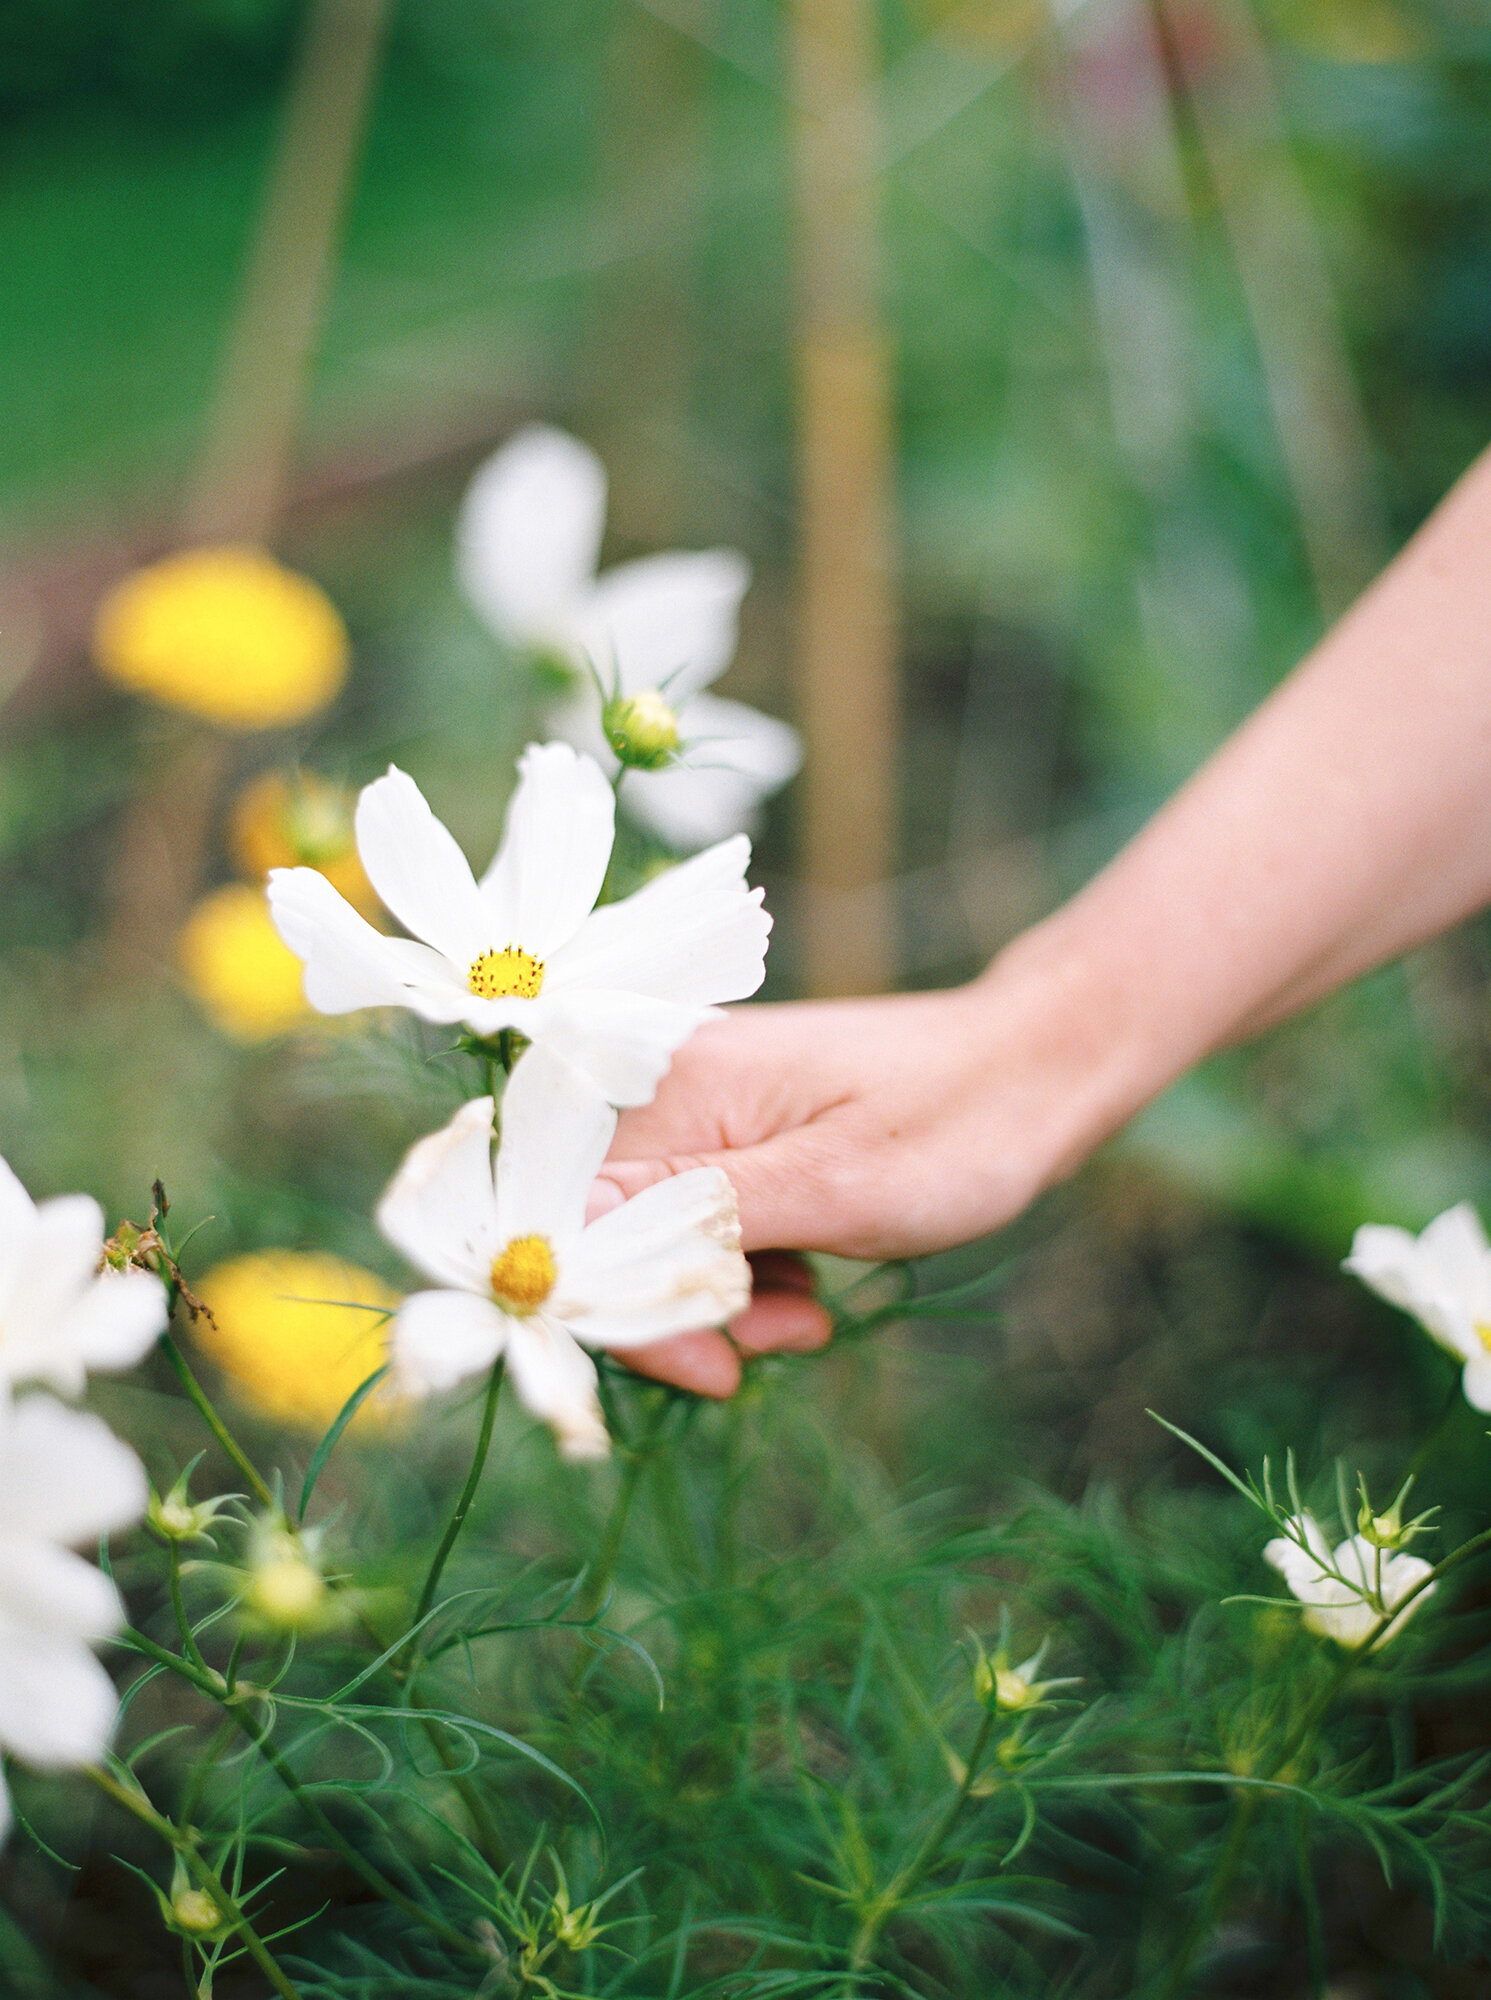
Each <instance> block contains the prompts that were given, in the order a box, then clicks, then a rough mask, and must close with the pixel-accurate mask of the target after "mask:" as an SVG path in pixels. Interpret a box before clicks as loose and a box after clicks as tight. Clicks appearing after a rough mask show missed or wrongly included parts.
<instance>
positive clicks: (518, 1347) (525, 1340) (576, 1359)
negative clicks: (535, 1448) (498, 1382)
mask: <svg viewBox="0 0 1491 2000" xmlns="http://www.w3.org/2000/svg"><path fill="white" fill-rule="evenodd" d="M507 1372H508V1374H509V1376H510V1377H511V1378H512V1385H513V1388H514V1390H515V1391H516V1392H517V1397H518V1401H519V1402H520V1403H521V1404H522V1405H523V1408H524V1409H525V1410H527V1412H528V1413H529V1415H530V1416H534V1417H537V1418H539V1420H540V1421H541V1422H543V1423H546V1424H548V1425H549V1427H550V1429H551V1430H552V1431H553V1432H554V1436H555V1439H556V1441H557V1442H558V1445H559V1450H560V1452H561V1454H562V1455H563V1456H564V1457H565V1458H573V1459H586V1458H604V1457H605V1456H606V1455H607V1453H608V1452H609V1451H610V1449H611V1440H610V1437H609V1435H608V1433H607V1431H606V1420H605V1418H604V1416H602V1414H601V1406H600V1397H599V1396H598V1395H597V1393H596V1386H595V1385H596V1373H595V1363H594V1362H593V1361H592V1360H591V1358H590V1356H589V1355H588V1354H587V1353H586V1352H585V1350H584V1348H583V1347H581V1346H580V1345H579V1344H578V1342H577V1341H576V1340H575V1339H574V1338H573V1336H572V1335H571V1334H569V1333H568V1332H567V1331H566V1330H565V1328H564V1327H562V1326H560V1325H559V1324H558V1323H557V1322H556V1321H552V1320H549V1319H548V1318H547V1317H546V1316H544V1315H543V1314H540V1313H534V1314H532V1315H531V1316H530V1317H529V1318H527V1319H514V1320H510V1321H509V1322H508V1333H507Z"/></svg>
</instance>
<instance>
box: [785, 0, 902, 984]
mask: <svg viewBox="0 0 1491 2000" xmlns="http://www.w3.org/2000/svg"><path fill="white" fill-rule="evenodd" d="M791 30H792V34H791V39H792V71H793V85H794V89H793V100H794V107H795V134H794V136H795V153H796V181H797V262H798V272H797V301H798V328H797V394H798V473H799V504H800V508H801V541H800V581H799V588H800V631H799V648H800V651H799V703H800V717H801V721H802V726H803V731H804V735H805V737H806V741H807V764H806V770H805V780H804V803H803V833H802V844H803V861H802V874H803V878H804V884H805V890H806V909H805V911H804V917H805V924H804V982H805V984H806V986H807V989H808V991H809V992H811V993H816V994H834V993H871V992H876V991H879V990H881V989H882V988H884V987H886V986H888V985H889V984H890V983H891V981H892V980H893V978H894V975H895V958H896V952H895V940H894V936H893V925H892V912H891V902H890V898H889V897H888V896H887V895H879V896H877V895H875V894H873V893H870V894H866V893H865V892H866V891H871V892H873V891H874V889H875V888H876V887H877V886H878V885H879V884H881V883H884V882H887V881H888V879H889V877H890V876H891V874H892V873H893V869H894V858H895V852H896V817H897V815H896V776H895V763H896V759H895V737H896V705H897V704H896V690H895V664H896V643H897V634H896V607H895V600H894V595H893V588H892V567H893V557H892V526H891V460H892V441H891V439H892V425H891V387H890V368H889V358H888V354H887V349H886V341H885V335H884V331H883V327H882V323H881V314H880V298H879V256H878V244H877V203H876V178H877V171H878V155H879V121H878V117H877V112H876V92H875V71H876V51H875V39H874V9H873V6H872V4H871V0H793V5H792V17H791Z"/></svg>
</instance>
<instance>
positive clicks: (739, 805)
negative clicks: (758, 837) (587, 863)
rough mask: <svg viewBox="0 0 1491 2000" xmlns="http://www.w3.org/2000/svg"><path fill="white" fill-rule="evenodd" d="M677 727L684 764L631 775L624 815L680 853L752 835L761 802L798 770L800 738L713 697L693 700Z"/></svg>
mask: <svg viewBox="0 0 1491 2000" xmlns="http://www.w3.org/2000/svg"><path fill="white" fill-rule="evenodd" d="M678 721H679V727H680V730H681V731H682V735H683V752H682V762H681V763H678V764H672V765H669V766H668V768H667V769H666V770H662V771H629V772H628V773H627V775H626V778H625V780H624V781H623V787H622V800H623V803H624V804H625V806H626V809H627V811H628V812H629V813H630V814H631V815H632V817H633V818H634V819H637V820H640V821H641V823H642V824H643V825H644V826H648V827H651V829H652V830H653V832H654V833H657V834H660V835H661V836H662V838H663V839H664V840H666V841H667V842H668V843H669V845H670V846H673V847H680V848H684V849H689V848H695V847H705V846H707V845H708V844H709V842H710V841H712V840H723V839H724V838H725V837H726V835H727V834H732V833H751V832H754V831H755V829H756V826H757V824H758V823H759V821H760V818H761V811H760V807H761V801H762V800H763V799H766V798H770V796H771V795H772V793H773V792H777V791H780V790H781V788H782V786H783V785H785V784H786V783H787V781H788V780H789V779H790V778H794V777H796V775H797V773H798V771H799V769H800V768H801V765H802V738H801V737H800V736H799V735H798V733H797V731H796V730H795V729H794V728H793V727H792V726H791V724H790V723H786V722H779V721H778V720H777V718H776V717H775V716H773V715H763V714H762V713H761V711H760V710H759V709H755V708H747V707H746V705H745V703H744V702H739V701H723V700H721V699H720V698H719V697H718V696H716V695H712V694H696V695H695V696H693V698H692V699H691V700H690V701H689V702H687V703H686V704H685V706H684V708H683V712H682V713H681V714H680V716H679V718H678Z"/></svg>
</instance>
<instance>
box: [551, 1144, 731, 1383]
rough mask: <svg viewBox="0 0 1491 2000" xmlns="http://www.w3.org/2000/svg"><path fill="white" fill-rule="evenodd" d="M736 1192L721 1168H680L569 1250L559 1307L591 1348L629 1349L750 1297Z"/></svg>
mask: <svg viewBox="0 0 1491 2000" xmlns="http://www.w3.org/2000/svg"><path fill="white" fill-rule="evenodd" d="M750 1296H751V1273H750V1266H749V1265H748V1264H747V1262H746V1260H745V1258H744V1256H743V1255H742V1254H741V1249H740V1215H739V1211H738V1209H737V1207H736V1202H735V1190H734V1189H733V1188H732V1187H731V1185H730V1183H729V1181H728V1180H727V1179H726V1178H725V1176H724V1174H722V1173H721V1172H720V1171H719V1169H718V1168H716V1167H698V1168H695V1169H694V1170H693V1171H692V1172H689V1173H682V1174H676V1175H674V1176H672V1178H670V1179H668V1180H665V1181H659V1182H658V1183H657V1185H656V1186H654V1187H650V1188H647V1189H645V1190H644V1191H643V1192H642V1193H641V1194H638V1195H634V1196H633V1197H632V1199H631V1200H630V1201H627V1202H623V1203H622V1204H621V1206H620V1207H619V1208H615V1209H612V1210H611V1211H610V1213H609V1214H607V1215H604V1216H602V1217H601V1218H600V1219H599V1220H598V1221H596V1222H593V1223H592V1224H591V1225H590V1227H589V1228H588V1229H587V1230H586V1231H585V1233H584V1235H583V1237H582V1238H581V1239H580V1241H579V1243H578V1244H577V1245H576V1246H575V1248H574V1250H573V1251H572V1252H571V1253H570V1256H569V1259H568V1260H567V1262H566V1265H565V1267H564V1271H563V1277H562V1295H561V1296H557V1297H556V1299H555V1311H556V1313H558V1314H559V1315H561V1316H562V1317H564V1318H565V1319H566V1320H567V1321H568V1323H569V1324H570V1325H572V1326H573V1328H574V1330H575V1332H576V1334H577V1335H578V1336H579V1338H580V1339H582V1340H583V1341H585V1342H586V1344H587V1345H588V1346H591V1347H604V1348H607V1349H609V1350H611V1351H613V1352H616V1353H621V1352H624V1351H625V1350H626V1349H627V1348H630V1347H640V1346H642V1345H644V1344H645V1343H646V1342H648V1341H653V1340H663V1339H666V1338H667V1337H668V1336H669V1335H670V1334H675V1333H688V1332H690V1331H691V1330H692V1329H693V1328H695V1327H703V1326H723V1325H724V1324H725V1323H726V1322H727V1321H728V1320H730V1319H733V1318H734V1316H735V1314H736V1313H738V1312H740V1311H741V1310H742V1309H743V1308H744V1307H745V1306H746V1304H747V1303H748V1302H749V1300H750Z"/></svg>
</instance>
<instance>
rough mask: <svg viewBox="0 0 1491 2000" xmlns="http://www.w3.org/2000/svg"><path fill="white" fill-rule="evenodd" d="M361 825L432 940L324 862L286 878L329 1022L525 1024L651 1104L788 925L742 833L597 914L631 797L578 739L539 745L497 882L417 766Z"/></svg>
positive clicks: (395, 781)
mask: <svg viewBox="0 0 1491 2000" xmlns="http://www.w3.org/2000/svg"><path fill="white" fill-rule="evenodd" d="M356 828H357V849H358V853H359V855H360V856H361V858H362V865H363V867H364V869H365V870H366V871H367V875H368V879H369V881H370V882H371V883H372V885H373V887H374V888H375V889H376V890H377V892H378V894H379V895H380V896H381V897H382V899H383V901H384V903H385V904H387V906H388V908H389V910H390V911H391V912H392V913H393V915H394V916H395V917H397V918H398V920H399V922H400V923H401V924H403V925H404V927H405V929H406V930H409V931H412V932H413V933H414V940H418V941H417V942H416V941H414V940H411V939H408V938H393V937H385V936H384V935H383V934H382V932H380V931H375V930H374V929H373V927H372V925H371V924H369V923H367V922H366V921H365V920H364V919H363V918H362V917H360V916H359V915H358V914H357V912H356V911H355V910H354V909H353V908H352V906H351V904H350V903H348V902H346V901H345V900H344V899H343V898H342V897H341V896H339V895H338V894H337V892H336V890H335V889H333V888H332V886H331V884H330V883H329V882H328V881H327V879H326V877H325V876H324V875H322V874H319V873H318V872H317V870H315V869H314V868H277V869H274V870H273V871H272V872H271V874H270V877H269V901H270V907H271V908H272V910H273V912H274V920H275V923H276V924H277V925H278V927H279V932H280V935H281V937H283V939H284V940H285V942H286V944H287V945H289V947H290V949H291V950H292V951H293V952H294V953H295V954H296V955H297V957H299V958H300V959H302V960H303V961H304V963H305V993H306V998H307V999H308V1000H309V1001H310V1003H311V1005H312V1006H313V1007H316V1008H319V1009H320V1011H321V1012H322V1013H323V1014H344V1013H348V1012H350V1011H351V1010H353V1009H354V1008H358V1007H409V1008H411V1009H412V1010H413V1011H414V1012H415V1013H416V1014H420V1015H422V1016H423V1017H424V1018H425V1020H427V1021H443V1022H455V1021H461V1022H464V1023H465V1024H466V1026H467V1027H468V1028H470V1029H471V1030H472V1031H473V1033H475V1034H477V1035H482V1036H488V1037H490V1036H493V1035H495V1034H497V1033H498V1031H499V1030H501V1029H503V1028H516V1029H518V1030H519V1031H520V1032H521V1033H523V1034H524V1035H526V1036H528V1038H529V1039H530V1040H531V1041H533V1042H535V1043H537V1044H539V1045H541V1046H547V1047H549V1048H551V1049H552V1050H553V1051H554V1052H555V1053H556V1054H558V1055H561V1056H563V1057H564V1058H565V1059H566V1061H568V1062H570V1063H573V1064H574V1065H575V1067H576V1068H577V1069H580V1070H583V1071H584V1072H585V1074H586V1075H587V1076H589V1077H590V1078H591V1079H592V1081H593V1082H594V1083H595V1085H596V1087H597V1088H598V1089H599V1090H600V1092H601V1094H602V1095H603V1096H604V1097H606V1098H607V1099H609V1101H610V1102H611V1103H612V1104H645V1103H646V1102H647V1101H648V1100H649V1099H650V1098H651V1096H652V1094H653V1092H654V1091H655V1090H656V1088H657V1085H658V1082H659V1080H660V1078H661V1077H662V1075H663V1073H664V1071H665V1070H666V1069H667V1067H668V1064H669V1063H670V1061H671V1060H672V1057H673V1051H674V1050H675V1049H676V1048H677V1047H678V1045H679V1043H680V1042H682V1041H683V1040H684V1039H685V1037H686V1036H688V1035H690V1034H692V1033H693V1031H694V1029H695V1028H696V1027H698V1026H699V1024H700V1022H701V1021H703V1020H705V1019H706V1018H707V1017H708V1015H709V1013H710V1012H711V1010H712V1008H713V1007H714V1006H715V1005H716V1004H717V1003H718V1002H720V1001H725V1000H743V999H745V998H746V996H747V995H748V994H751V993H754V992H755V990H756V988H757V987H758V986H759V985H760V984H761V980H762V977H763V974H764V969H765V960H766V940H767V936H768V934H769V932H770V930H771V918H770V917H769V916H768V915H767V914H766V912H765V910H763V909H762V907H761V896H762V892H761V890H759V889H747V887H746V882H745V871H746V864H747V863H748V861H749V860H750V858H751V849H750V842H749V841H748V840H746V839H745V838H744V836H743V835H737V836H736V837H735V838H734V839H733V840H726V841H721V842H720V844H719V845H718V846H717V847H711V848H709V849H707V850H706V852H705V853H703V854H697V855H695V856H694V858H693V859H692V860H691V861H685V862H682V863H680V864H679V866H677V867H676V868H670V869H668V870H666V871H665V873H663V874H662V875H659V876H657V877H656V878H655V879H654V880H653V881H651V882H649V883H648V884H647V885H646V886H645V887H644V888H641V889H639V890H638V891H637V892H636V894H635V895H632V896H628V897H627V898H626V899H625V900H624V901H622V902H619V903H610V904H607V905H606V906H605V907H604V908H601V909H595V908H594V907H593V906H594V904H595V899H596V897H597V896H598V895H599V894H600V890H601V884H602V882H603V881H604V880H605V876H606V868H607V865H608V864H609V862H610V858H611V844H612V840H613V838H614V836H615V798H614V796H613V794H612V791H611V787H610V785H609V784H608V783H607V782H606V779H605V777H604V775H603V773H602V772H601V770H600V768H599V767H598V766H597V765H596V764H595V763H594V762H593V761H592V760H591V759H590V758H589V757H582V756H579V755H577V753H576V752H575V751H574V750H572V749H571V748H570V746H569V745H568V744H567V743H545V744H533V745H530V747H529V748H528V749H527V750H526V751H525V752H524V753H523V756H522V757H521V758H520V760H519V763H518V786H517V790H516V791H515V792H514V793H513V797H512V801H511V803H510V805H509V806H508V812H507V827H506V831H505V832H504V834H503V837H502V844H501V846H500V847H499V848H498V850H497V854H496V858H495V859H494V860H493V862H492V865H491V867H490V868H488V870H487V872H486V874H485V875H483V876H482V878H481V880H480V882H478V881H476V879H475V878H474V877H473V875H472V873H471V869H470V867H469V865H468V864H467V861H466V857H465V856H464V855H463V854H462V852H461V850H460V848H459V847H458V846H457V845H456V843H455V841H454V839H453V838H452V836H451V835H450V833H449V832H448V831H447V830H446V828H445V827H443V826H442V825H441V823H440V821H439V820H437V819H436V818H435V815H434V814H433V813H432V812H431V811H430V808H429V806H428V805H427V804H426V803H425V800H424V796H423V794H422V793H421V792H420V789H419V787H418V786H417V785H416V784H415V782H414V780H413V779H412V778H410V777H407V776H406V775H405V774H404V773H403V772H402V771H399V770H394V769H390V770H389V772H388V775H387V776H386V777H383V778H379V779H377V780H375V782H374V783H373V784H371V785H368V786H367V787H366V788H365V789H364V791H363V793H362V796H361V797H360V798H359V800H358V802H357V815H356Z"/></svg>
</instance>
